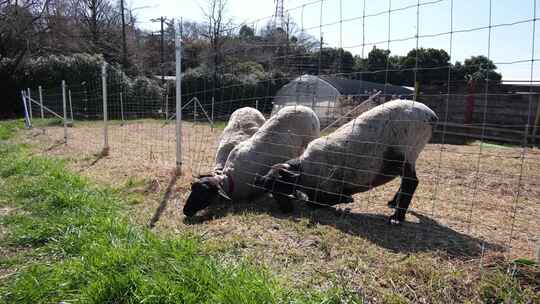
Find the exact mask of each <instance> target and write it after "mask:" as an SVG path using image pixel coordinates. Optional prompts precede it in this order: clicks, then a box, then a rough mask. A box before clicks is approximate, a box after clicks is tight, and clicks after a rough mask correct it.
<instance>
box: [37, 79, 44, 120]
mask: <svg viewBox="0 0 540 304" xmlns="http://www.w3.org/2000/svg"><path fill="white" fill-rule="evenodd" d="M38 92H39V105H40V108H41V109H40V110H41V119H43V118H45V115H43V89H42V88H41V86H39V87H38Z"/></svg>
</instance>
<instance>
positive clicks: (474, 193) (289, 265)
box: [25, 121, 540, 293]
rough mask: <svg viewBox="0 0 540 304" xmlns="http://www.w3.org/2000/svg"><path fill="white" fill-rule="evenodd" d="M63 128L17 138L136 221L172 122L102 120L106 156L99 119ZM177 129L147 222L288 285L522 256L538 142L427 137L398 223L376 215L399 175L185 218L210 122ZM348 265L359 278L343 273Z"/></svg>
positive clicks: (539, 200) (532, 222)
mask: <svg viewBox="0 0 540 304" xmlns="http://www.w3.org/2000/svg"><path fill="white" fill-rule="evenodd" d="M62 132H63V130H62V128H59V127H49V128H47V130H46V134H45V135H43V134H41V133H40V131H39V130H34V131H33V132H32V134H31V135H30V136H26V137H25V140H28V141H30V142H31V143H33V144H35V143H37V144H38V145H37V146H38V147H40V148H41V149H40V151H41V152H42V153H46V154H48V155H61V156H62V157H64V158H68V159H70V161H69V162H68V163H69V165H70V166H71V167H72V168H73V169H74V170H77V171H80V172H82V173H83V174H85V175H88V176H91V177H92V178H94V179H96V180H98V181H103V182H107V183H109V184H113V185H116V186H117V187H119V188H120V189H123V191H125V193H126V195H128V196H129V195H133V194H135V195H139V196H138V198H137V199H136V200H135V201H136V203H137V204H135V205H134V206H133V213H132V215H133V218H134V220H135V221H137V222H139V223H142V224H145V223H147V222H148V220H149V219H150V218H151V217H152V215H153V214H154V211H155V210H156V208H157V207H158V204H159V201H160V199H161V195H162V194H163V192H164V191H165V188H166V187H167V184H168V181H169V179H170V176H171V174H172V169H173V168H174V160H175V142H174V125H166V126H164V125H163V124H162V123H160V122H155V121H140V122H133V123H129V124H126V125H124V126H120V125H118V124H115V125H111V126H109V134H110V135H109V136H110V137H109V143H110V147H111V148H110V153H109V155H107V156H105V157H102V156H100V154H99V152H100V150H101V148H102V146H103V144H102V132H103V130H102V129H101V128H99V124H98V123H95V124H91V123H86V124H83V125H75V127H74V128H70V129H69V142H68V145H63V144H60V145H54V144H52V143H53V142H55V141H58V140H61V139H62V138H63V133H62ZM183 133H184V138H183V141H182V144H183V146H184V149H183V153H184V154H183V165H184V168H185V170H184V172H183V176H182V178H180V179H179V180H178V181H177V183H176V189H175V190H176V195H174V199H173V200H171V201H170V202H169V205H168V208H167V209H166V210H165V212H164V213H163V215H162V217H161V219H160V221H159V222H158V223H157V226H156V230H157V231H160V232H163V233H171V232H173V233H174V232H183V231H191V232H195V233H196V234H199V235H201V236H202V238H203V239H206V240H207V242H208V243H209V244H213V246H214V247H215V250H217V251H220V252H224V253H230V252H231V250H232V251H233V252H236V254H238V255H242V256H244V257H248V258H252V259H253V260H254V261H255V262H257V263H259V262H260V263H263V264H265V265H270V267H271V268H272V269H274V270H275V271H276V272H278V273H281V274H283V275H285V276H290V277H291V279H295V280H298V282H299V283H298V286H303V284H306V285H310V284H316V285H321V286H322V285H324V280H323V279H321V278H324V277H325V276H326V275H327V274H330V273H333V274H335V273H336V271H337V272H339V273H340V275H343V276H345V277H351V278H350V280H351V282H352V283H351V284H352V285H353V286H365V285H366V284H368V282H367V281H368V280H370V276H374V275H385V274H382V273H381V271H384V272H385V273H386V272H387V271H390V270H391V267H392V266H390V268H389V269H384V270H381V269H380V266H383V265H392V263H394V262H395V261H402V259H404V257H407V256H409V255H411V254H414V255H415V257H420V258H423V257H426V256H428V257H429V259H430V261H433V263H435V264H437V263H440V264H441V267H443V268H444V267H446V268H444V269H450V270H448V271H451V269H456V267H457V268H459V269H472V268H476V267H478V265H479V264H480V263H487V261H489V260H490V257H494V256H504V257H506V258H514V257H528V258H532V257H534V256H535V255H536V249H537V248H538V244H539V243H540V239H539V237H540V222H539V221H538V218H540V184H539V183H540V179H539V174H540V151H539V150H538V149H527V150H524V149H522V148H519V147H502V146H496V145H480V144H479V143H475V144H471V145H463V146H458V145H440V144H429V145H428V146H427V147H426V149H425V150H424V152H423V153H422V155H421V156H420V159H419V160H418V165H417V168H418V176H419V179H420V185H419V187H418V190H417V192H416V196H415V198H414V200H413V202H412V204H411V209H412V210H411V213H410V214H409V216H408V221H407V223H405V224H404V225H403V226H401V227H391V226H389V225H387V224H386V219H387V216H388V215H389V214H390V213H391V210H389V209H387V208H386V202H387V201H388V200H389V199H391V198H392V196H393V194H394V193H395V191H396V190H397V189H398V187H399V186H398V185H399V181H398V180H396V181H393V182H391V183H389V184H387V185H384V186H382V187H379V188H377V189H375V190H372V191H369V192H367V193H363V194H359V195H356V196H355V202H354V203H353V204H349V205H340V206H337V208H336V209H319V210H311V209H309V208H306V207H302V206H300V207H299V208H297V210H296V211H295V212H294V213H293V214H290V215H284V214H282V213H281V212H279V210H278V208H277V206H276V205H275V204H274V203H272V201H271V200H268V199H261V200H259V201H257V202H255V203H253V204H249V205H234V206H218V207H214V208H211V209H210V210H208V211H207V212H206V213H205V214H204V215H203V216H201V217H200V218H198V219H197V220H195V221H193V220H186V219H185V218H184V216H183V214H182V212H181V210H182V205H183V201H184V200H185V198H186V197H187V194H188V192H189V185H190V184H189V183H190V181H191V179H192V174H199V173H202V172H205V171H208V170H210V169H211V167H212V164H213V158H214V153H215V147H216V142H217V139H218V136H219V134H220V130H214V131H211V130H210V128H209V127H208V126H207V125H193V124H191V123H184V124H183ZM27 134H28V133H27ZM224 258H226V257H224ZM232 258H234V257H232ZM393 261H394V262H393ZM389 263H390V264H389ZM459 265H461V266H459ZM426 267H427V266H426ZM358 271H360V272H362V271H365V274H366V276H360V277H358V276H356V277H355V276H353V275H352V274H353V273H355V272H358ZM367 274H369V275H367ZM317 278H319V279H317ZM371 279H373V278H371ZM313 280H320V281H316V282H314V281H313ZM373 282H375V281H370V282H369V284H371V285H370V286H372V285H373V284H375V283H373ZM379 287H380V286H379ZM374 288H378V287H374ZM368 293H369V291H368Z"/></svg>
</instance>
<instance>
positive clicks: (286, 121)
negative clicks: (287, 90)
mask: <svg viewBox="0 0 540 304" xmlns="http://www.w3.org/2000/svg"><path fill="white" fill-rule="evenodd" d="M319 136H320V123H319V119H318V118H317V115H316V114H315V113H314V112H313V110H311V109H310V108H308V107H304V106H289V107H284V108H283V109H281V110H280V111H279V112H278V113H276V114H275V115H274V116H272V117H271V118H270V119H269V120H268V121H266V123H265V124H264V125H263V126H262V127H261V128H260V129H259V130H258V131H257V132H256V133H255V134H254V135H253V136H252V137H251V138H249V139H248V140H246V141H244V142H242V143H240V144H239V145H238V146H237V147H236V148H234V149H233V151H231V153H230V155H229V158H228V159H227V163H226V164H225V168H224V169H223V173H224V174H225V175H227V176H228V177H229V178H232V179H233V180H234V189H233V193H228V194H229V195H230V196H232V199H233V200H245V199H248V198H252V197H254V196H256V195H260V194H262V193H263V191H262V189H258V188H254V187H252V186H251V185H252V184H253V182H254V179H255V177H256V176H257V175H264V174H265V173H266V172H268V170H269V169H270V167H271V166H272V165H274V164H278V163H283V162H284V161H286V160H288V159H291V158H295V157H298V156H299V155H300V154H302V152H303V151H304V149H305V147H306V146H307V145H308V143H309V142H311V141H312V140H313V139H315V138H318V137H319Z"/></svg>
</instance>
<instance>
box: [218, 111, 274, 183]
mask: <svg viewBox="0 0 540 304" xmlns="http://www.w3.org/2000/svg"><path fill="white" fill-rule="evenodd" d="M265 121H266V119H265V118H264V116H263V115H262V113H261V112H259V110H257V109H255V108H250V107H244V108H240V109H238V110H236V111H234V112H233V113H232V114H231V117H230V118H229V122H228V123H227V126H225V129H224V130H223V133H222V134H221V137H220V139H219V145H218V149H217V152H216V165H215V166H214V172H215V173H220V172H221V171H223V167H225V162H226V161H227V158H228V157H229V154H230V153H231V151H232V149H234V147H236V146H237V145H238V144H239V143H241V142H243V141H245V140H247V139H249V138H250V137H251V136H253V134H255V132H257V131H258V130H259V128H260V127H261V126H262V125H263V124H264V122H265Z"/></svg>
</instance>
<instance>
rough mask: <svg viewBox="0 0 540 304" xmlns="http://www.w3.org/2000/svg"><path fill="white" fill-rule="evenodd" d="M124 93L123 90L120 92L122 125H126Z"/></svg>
mask: <svg viewBox="0 0 540 304" xmlns="http://www.w3.org/2000/svg"><path fill="white" fill-rule="evenodd" d="M122 95H123V94H122V92H120V118H121V119H122V125H124V100H123V98H122Z"/></svg>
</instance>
